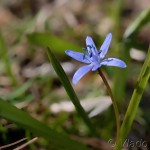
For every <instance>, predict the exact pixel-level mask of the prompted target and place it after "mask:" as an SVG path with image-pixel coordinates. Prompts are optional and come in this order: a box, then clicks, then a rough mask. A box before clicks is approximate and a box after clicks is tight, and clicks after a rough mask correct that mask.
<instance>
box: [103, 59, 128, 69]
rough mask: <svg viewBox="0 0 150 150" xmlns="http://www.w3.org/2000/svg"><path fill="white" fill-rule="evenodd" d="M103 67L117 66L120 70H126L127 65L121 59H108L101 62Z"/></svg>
mask: <svg viewBox="0 0 150 150" xmlns="http://www.w3.org/2000/svg"><path fill="white" fill-rule="evenodd" d="M101 65H106V66H116V67H120V68H126V63H125V62H124V61H122V60H120V59H117V58H107V59H104V60H103V61H102V62H101Z"/></svg>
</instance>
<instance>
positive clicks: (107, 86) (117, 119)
mask: <svg viewBox="0 0 150 150" xmlns="http://www.w3.org/2000/svg"><path fill="white" fill-rule="evenodd" d="M98 73H99V75H100V76H101V78H102V80H103V81H104V83H105V86H106V88H107V91H108V93H109V95H110V97H111V100H112V104H113V108H114V113H115V118H116V128H117V135H116V140H117V139H118V136H119V130H120V117H119V110H118V107H117V103H116V101H115V99H114V97H113V94H112V91H111V88H110V86H109V83H108V82H107V80H106V78H105V76H104V74H103V73H102V71H101V69H98Z"/></svg>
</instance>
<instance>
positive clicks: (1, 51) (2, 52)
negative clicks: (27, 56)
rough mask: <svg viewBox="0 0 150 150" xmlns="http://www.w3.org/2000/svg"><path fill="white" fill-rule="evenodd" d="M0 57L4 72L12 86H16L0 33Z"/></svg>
mask: <svg viewBox="0 0 150 150" xmlns="http://www.w3.org/2000/svg"><path fill="white" fill-rule="evenodd" d="M0 55H1V59H2V60H3V63H4V64H5V68H6V72H7V74H8V75H9V77H10V79H11V82H12V84H13V85H14V86H16V85H17V81H16V78H15V76H14V74H13V72H12V69H11V63H10V61H9V58H8V55H7V48H6V45H5V41H4V38H3V36H2V34H1V32H0Z"/></svg>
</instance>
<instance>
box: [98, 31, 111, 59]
mask: <svg viewBox="0 0 150 150" xmlns="http://www.w3.org/2000/svg"><path fill="white" fill-rule="evenodd" d="M111 39H112V34H111V33H109V34H107V36H106V38H105V40H104V42H103V44H102V46H101V47H100V58H101V59H103V58H104V57H105V55H106V54H107V51H108V48H109V46H110V42H111Z"/></svg>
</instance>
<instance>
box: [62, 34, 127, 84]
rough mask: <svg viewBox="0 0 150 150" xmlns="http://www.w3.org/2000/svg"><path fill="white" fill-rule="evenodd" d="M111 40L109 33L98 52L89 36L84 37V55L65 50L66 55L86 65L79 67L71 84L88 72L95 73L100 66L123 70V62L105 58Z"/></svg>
mask: <svg viewBox="0 0 150 150" xmlns="http://www.w3.org/2000/svg"><path fill="white" fill-rule="evenodd" d="M111 39H112V34H111V33H109V34H108V35H107V36H106V38H105V40H104V42H103V44H102V46H101V47H100V50H99V51H98V50H97V48H96V46H95V44H94V42H93V40H92V38H91V37H90V36H87V37H86V47H87V48H84V49H83V50H84V51H85V53H80V52H74V51H72V50H66V51H65V52H66V54H67V55H68V56H70V57H72V58H74V59H76V60H78V61H80V62H83V63H86V64H88V65H86V66H83V67H80V68H79V69H78V70H77V71H76V72H75V74H74V76H73V79H72V82H73V84H77V82H78V81H79V80H80V79H81V78H82V77H83V76H84V75H85V74H86V73H88V72H89V71H95V70H97V69H98V68H100V67H101V66H102V65H105V66H116V67H120V68H125V67H126V64H125V62H124V61H122V60H120V59H117V58H106V59H104V57H105V55H106V54H107V51H108V48H109V46H110V42H111Z"/></svg>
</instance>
